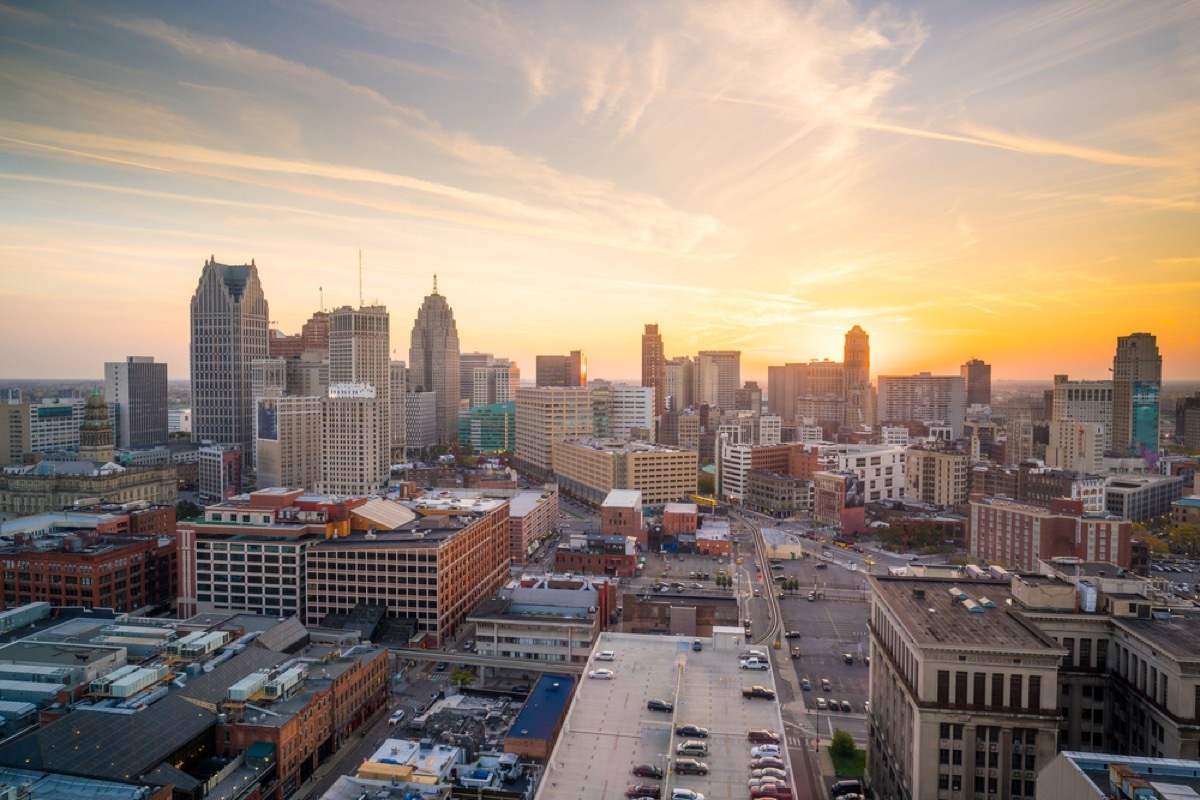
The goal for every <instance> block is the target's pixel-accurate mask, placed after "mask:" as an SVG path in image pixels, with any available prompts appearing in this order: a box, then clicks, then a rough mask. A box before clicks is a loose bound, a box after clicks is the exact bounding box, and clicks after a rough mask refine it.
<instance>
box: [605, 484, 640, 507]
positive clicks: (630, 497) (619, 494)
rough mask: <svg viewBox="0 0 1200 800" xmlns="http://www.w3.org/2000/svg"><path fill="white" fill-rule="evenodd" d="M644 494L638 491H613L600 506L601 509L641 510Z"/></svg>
mask: <svg viewBox="0 0 1200 800" xmlns="http://www.w3.org/2000/svg"><path fill="white" fill-rule="evenodd" d="M641 505H642V493H641V492H639V491H638V490H637V489H613V490H611V491H610V492H609V493H608V497H605V498H604V502H603V503H601V504H600V507H601V508H640V507H641Z"/></svg>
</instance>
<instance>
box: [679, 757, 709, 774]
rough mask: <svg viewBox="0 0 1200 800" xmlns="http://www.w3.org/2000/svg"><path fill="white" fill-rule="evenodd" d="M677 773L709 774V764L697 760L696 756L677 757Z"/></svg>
mask: <svg viewBox="0 0 1200 800" xmlns="http://www.w3.org/2000/svg"><path fill="white" fill-rule="evenodd" d="M675 774H676V775H707V774H708V764H706V763H704V762H703V761H697V760H696V759H694V758H677V759H675Z"/></svg>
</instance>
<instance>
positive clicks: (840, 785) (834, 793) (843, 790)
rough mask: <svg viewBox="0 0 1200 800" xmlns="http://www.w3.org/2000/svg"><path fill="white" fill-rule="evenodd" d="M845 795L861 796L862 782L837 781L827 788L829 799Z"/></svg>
mask: <svg viewBox="0 0 1200 800" xmlns="http://www.w3.org/2000/svg"><path fill="white" fill-rule="evenodd" d="M847 794H862V781H838V782H837V783H835V784H834V785H833V786H831V787H829V796H830V797H841V796H842V795H847Z"/></svg>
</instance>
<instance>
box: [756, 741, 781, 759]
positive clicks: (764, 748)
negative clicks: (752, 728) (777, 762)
mask: <svg viewBox="0 0 1200 800" xmlns="http://www.w3.org/2000/svg"><path fill="white" fill-rule="evenodd" d="M750 756H751V757H752V758H762V757H763V756H776V757H778V756H779V745H777V744H760V745H756V746H754V747H751V748H750Z"/></svg>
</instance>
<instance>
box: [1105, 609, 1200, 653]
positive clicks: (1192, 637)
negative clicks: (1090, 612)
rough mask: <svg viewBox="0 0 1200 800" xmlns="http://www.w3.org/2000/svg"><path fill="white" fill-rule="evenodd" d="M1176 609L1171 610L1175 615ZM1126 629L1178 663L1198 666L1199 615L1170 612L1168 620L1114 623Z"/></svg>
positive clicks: (1119, 621) (1199, 649)
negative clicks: (1189, 663)
mask: <svg viewBox="0 0 1200 800" xmlns="http://www.w3.org/2000/svg"><path fill="white" fill-rule="evenodd" d="M1176 611H1177V609H1172V612H1176ZM1117 624H1118V625H1119V627H1122V628H1127V629H1128V630H1130V631H1131V632H1133V633H1135V634H1136V635H1138V636H1141V637H1143V638H1145V639H1146V641H1148V642H1150V643H1151V644H1152V645H1154V647H1156V648H1158V649H1160V650H1162V652H1164V653H1168V654H1169V655H1170V656H1171V657H1172V658H1175V659H1177V660H1179V661H1185V662H1191V663H1193V664H1195V663H1200V614H1196V613H1183V614H1180V613H1172V614H1171V618H1170V619H1130V618H1124V617H1123V618H1121V619H1119V620H1117Z"/></svg>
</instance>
